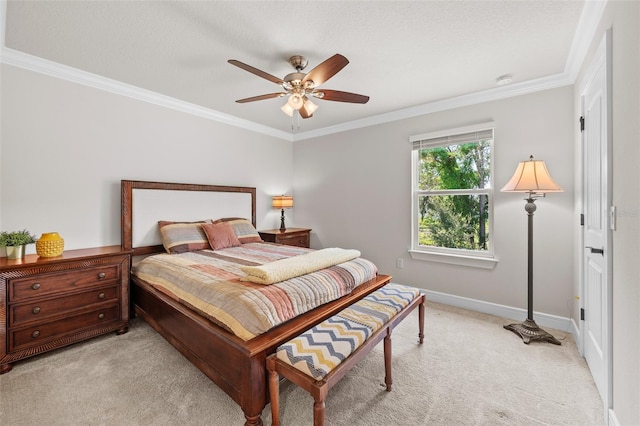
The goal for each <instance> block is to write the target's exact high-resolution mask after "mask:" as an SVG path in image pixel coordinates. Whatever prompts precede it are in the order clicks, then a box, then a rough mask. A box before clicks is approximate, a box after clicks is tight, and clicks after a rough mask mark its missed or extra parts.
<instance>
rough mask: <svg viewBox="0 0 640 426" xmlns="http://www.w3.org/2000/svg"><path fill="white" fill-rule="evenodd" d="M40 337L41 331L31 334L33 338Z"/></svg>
mask: <svg viewBox="0 0 640 426" xmlns="http://www.w3.org/2000/svg"><path fill="white" fill-rule="evenodd" d="M39 335H40V331H38V330H36V331H34V332H33V333H31V337H38V336H39Z"/></svg>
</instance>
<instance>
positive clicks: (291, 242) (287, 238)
mask: <svg viewBox="0 0 640 426" xmlns="http://www.w3.org/2000/svg"><path fill="white" fill-rule="evenodd" d="M276 242H277V243H279V244H286V245H288V246H298V247H309V234H304V235H278V237H277V239H276Z"/></svg>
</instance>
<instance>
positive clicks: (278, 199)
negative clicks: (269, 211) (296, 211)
mask: <svg viewBox="0 0 640 426" xmlns="http://www.w3.org/2000/svg"><path fill="white" fill-rule="evenodd" d="M291 207H293V197H291V196H288V195H276V196H274V197H273V208H274V209H290V208H291Z"/></svg>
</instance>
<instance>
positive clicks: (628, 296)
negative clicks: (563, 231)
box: [574, 1, 640, 425]
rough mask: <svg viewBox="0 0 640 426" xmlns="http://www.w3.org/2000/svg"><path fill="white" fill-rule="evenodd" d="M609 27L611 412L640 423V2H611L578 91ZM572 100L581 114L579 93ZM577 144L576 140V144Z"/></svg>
mask: <svg viewBox="0 0 640 426" xmlns="http://www.w3.org/2000/svg"><path fill="white" fill-rule="evenodd" d="M608 28H612V47H613V50H612V62H613V63H612V80H613V84H612V85H613V88H612V89H613V90H612V128H613V135H612V137H613V140H612V147H613V205H615V206H616V207H617V211H618V214H617V217H616V222H617V229H616V230H615V231H614V232H613V237H612V242H613V249H612V253H613V255H612V256H613V351H612V356H613V392H612V394H613V407H612V409H613V412H614V413H615V414H614V418H615V419H617V422H618V424H620V425H640V263H639V262H638V259H639V258H640V169H639V168H638V162H639V161H640V127H638V120H639V118H640V81H639V77H638V76H639V75H640V2H632V1H609V2H608V3H607V6H606V9H605V12H604V14H603V18H602V20H601V22H600V24H599V26H598V31H597V32H596V34H595V36H594V39H593V40H592V43H591V48H590V53H589V54H588V55H587V58H586V59H585V62H584V64H583V67H582V69H581V71H580V74H579V76H578V79H577V80H576V87H577V88H579V87H581V85H582V84H583V80H584V78H585V72H586V70H587V67H588V66H589V64H590V59H591V58H592V57H593V52H594V51H595V49H596V48H597V46H598V44H599V43H600V40H601V39H602V37H603V35H604V32H605V31H606V30H607V29H608ZM574 102H575V105H576V109H577V111H579V105H580V93H579V90H576V93H575V99H574ZM579 143H580V140H579V136H577V137H576V146H579ZM576 274H577V271H576ZM576 285H577V284H576Z"/></svg>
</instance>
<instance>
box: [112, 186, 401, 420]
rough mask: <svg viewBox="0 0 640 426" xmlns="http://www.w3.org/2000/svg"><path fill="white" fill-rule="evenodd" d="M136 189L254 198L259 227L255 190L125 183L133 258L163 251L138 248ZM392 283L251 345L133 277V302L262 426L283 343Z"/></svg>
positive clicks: (366, 288) (358, 292)
mask: <svg viewBox="0 0 640 426" xmlns="http://www.w3.org/2000/svg"><path fill="white" fill-rule="evenodd" d="M135 189H151V190H160V191H162V190H168V191H205V192H217V193H219V192H226V193H245V194H246V193H248V194H250V195H251V221H252V223H253V225H254V226H255V225H256V189H255V188H249V187H232V186H216V185H196V184H180V183H161V182H143V181H131V180H122V181H121V190H122V193H121V196H122V218H121V219H122V248H123V249H126V250H132V252H133V254H134V256H135V255H143V254H152V253H158V252H163V251H164V247H163V246H162V245H151V246H142V247H134V242H133V229H134V227H135V224H134V223H133V202H134V197H133V191H134V190H135ZM157 219H164V218H162V217H158V218H157ZM211 219H215V217H213V218H211ZM390 280H391V277H390V276H387V275H378V276H377V277H376V278H375V279H373V280H370V281H368V282H366V283H364V284H362V285H360V286H358V287H357V288H356V289H355V290H354V291H353V292H352V293H351V294H348V295H346V296H344V297H342V298H340V299H338V300H335V301H333V302H330V303H327V304H325V305H322V306H320V307H318V308H316V309H314V310H312V311H309V312H307V313H305V314H303V315H300V316H298V317H296V318H293V319H291V320H289V321H287V322H286V323H284V324H281V325H279V326H277V327H275V328H273V329H271V330H269V331H268V332H266V333H263V334H261V335H259V336H257V337H255V338H253V339H251V340H248V341H244V340H242V339H240V338H238V337H236V336H235V335H233V334H232V333H230V332H228V331H226V330H224V329H223V328H222V327H219V326H218V325H216V324H215V323H213V322H211V321H209V320H208V319H206V318H204V317H202V316H200V315H198V314H197V313H195V312H194V311H192V310H190V309H189V308H187V307H185V306H184V305H182V304H180V303H179V302H177V301H175V300H173V299H171V298H169V297H167V296H166V295H164V294H163V293H161V292H159V291H157V290H155V289H154V288H153V287H152V286H150V285H149V284H147V283H146V282H145V281H143V280H140V279H138V278H136V277H134V276H131V299H132V304H133V309H134V311H135V314H136V315H138V316H140V317H141V318H142V319H144V320H145V321H146V322H147V323H149V324H150V325H151V326H152V327H153V328H154V329H155V330H156V331H157V332H158V333H160V334H161V335H162V336H163V337H164V338H165V339H166V340H167V341H168V342H169V343H171V344H172V345H173V346H174V347H175V348H176V349H178V350H179V351H180V352H181V353H182V355H184V356H185V357H186V358H187V359H188V360H189V361H191V363H193V365H195V366H196V367H197V368H198V369H200V370H201V371H202V372H203V373H204V374H206V375H207V376H208V377H209V378H210V379H211V380H212V381H213V382H214V383H216V384H217V385H218V386H219V387H220V389H222V390H223V391H224V392H225V393H227V394H228V395H229V396H230V397H231V398H232V399H233V400H234V401H235V402H236V403H238V405H240V408H241V409H242V411H243V412H244V416H245V425H262V419H261V413H262V411H263V409H264V407H265V406H266V405H267V403H268V402H269V392H268V385H267V372H266V357H267V356H268V355H270V354H272V353H274V352H275V349H276V348H277V347H278V346H279V345H280V344H282V343H284V342H286V341H288V340H290V339H291V338H293V337H295V336H297V335H299V334H301V333H302V332H304V331H306V330H307V329H309V328H311V327H313V326H314V325H316V324H318V323H320V322H321V321H324V320H325V319H327V318H329V317H331V316H333V315H335V314H336V313H338V312H339V311H341V310H342V309H344V308H345V307H347V306H348V305H350V304H352V303H354V302H355V301H357V300H359V299H361V298H363V297H365V296H366V295H368V294H369V293H371V292H373V291H375V290H377V289H378V288H380V287H382V286H383V285H385V284H387V283H388V282H389V281H390Z"/></svg>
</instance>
